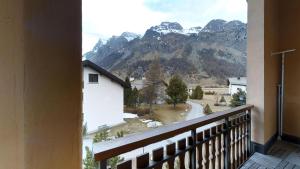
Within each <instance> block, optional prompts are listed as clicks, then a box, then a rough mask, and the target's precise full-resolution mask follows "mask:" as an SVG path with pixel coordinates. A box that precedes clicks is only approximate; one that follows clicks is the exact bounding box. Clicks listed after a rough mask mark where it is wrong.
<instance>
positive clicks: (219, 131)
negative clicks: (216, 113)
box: [216, 125, 222, 169]
mask: <svg viewBox="0 0 300 169" xmlns="http://www.w3.org/2000/svg"><path fill="white" fill-rule="evenodd" d="M221 134H222V125H218V126H217V135H218V136H217V138H216V143H217V147H216V150H217V151H216V162H217V164H218V165H217V167H216V168H219V169H220V168H221V153H222V145H221Z"/></svg>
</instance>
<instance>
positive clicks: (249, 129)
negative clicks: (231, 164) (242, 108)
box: [247, 109, 252, 157]
mask: <svg viewBox="0 0 300 169" xmlns="http://www.w3.org/2000/svg"><path fill="white" fill-rule="evenodd" d="M247 117H248V118H247V119H248V123H247V124H248V125H247V130H248V131H247V132H248V157H250V155H251V154H252V145H251V109H249V110H248V113H247Z"/></svg>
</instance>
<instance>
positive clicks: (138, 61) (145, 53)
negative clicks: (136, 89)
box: [85, 20, 247, 84]
mask: <svg viewBox="0 0 300 169" xmlns="http://www.w3.org/2000/svg"><path fill="white" fill-rule="evenodd" d="M246 26H247V25H246V24H244V23H242V22H240V21H230V22H226V21H224V20H212V21H210V22H209V23H208V24H207V25H206V26H205V27H204V28H201V27H194V28H189V29H184V28H183V27H182V26H181V25H180V24H179V23H176V22H162V23H161V24H160V25H157V26H153V27H151V28H149V29H148V30H147V31H146V32H145V34H144V35H143V36H140V35H137V34H134V33H129V32H125V33H123V34H122V35H120V36H113V37H111V38H110V39H109V40H108V41H107V43H106V44H103V43H102V42H101V40H99V42H98V43H97V44H96V45H95V47H94V49H93V50H92V51H90V52H88V53H86V54H85V57H86V58H87V59H89V60H91V61H93V62H95V63H96V64H98V65H100V66H102V67H104V68H106V69H108V70H109V71H111V72H113V73H115V74H117V75H119V76H121V77H123V78H124V77H125V76H128V75H130V76H134V77H135V78H142V77H143V76H144V73H145V72H146V71H147V69H148V66H149V64H150V63H151V61H152V60H153V59H154V57H155V56H159V57H160V63H161V65H162V67H163V70H164V72H165V77H166V78H168V77H170V76H171V75H173V74H180V75H182V76H183V77H184V79H185V80H186V81H188V83H205V82H209V84H215V83H218V84H224V83H225V81H226V78H228V77H232V76H245V74H246V42H247V28H246Z"/></svg>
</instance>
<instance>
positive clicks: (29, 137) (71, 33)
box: [0, 0, 81, 169]
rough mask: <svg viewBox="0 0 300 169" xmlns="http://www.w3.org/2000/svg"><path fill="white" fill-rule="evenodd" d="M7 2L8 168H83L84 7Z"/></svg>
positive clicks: (2, 164)
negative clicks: (82, 28) (82, 31)
mask: <svg viewBox="0 0 300 169" xmlns="http://www.w3.org/2000/svg"><path fill="white" fill-rule="evenodd" d="M23 2H25V1H24V0H1V2H0V4H1V5H0V37H1V39H0V57H1V62H0V77H1V81H0V107H1V108H0V138H1V141H0V150H1V151H0V168H5V169H23V168H25V169H45V168H51V169H61V168H64V169H68V168H70V169H71V168H72V169H73V168H74V169H79V168H80V166H81V153H80V151H81V145H80V144H81V142H80V140H81V1H80V0H75V1H74V0H55V1H49V0H44V1H40V0H26V3H23Z"/></svg>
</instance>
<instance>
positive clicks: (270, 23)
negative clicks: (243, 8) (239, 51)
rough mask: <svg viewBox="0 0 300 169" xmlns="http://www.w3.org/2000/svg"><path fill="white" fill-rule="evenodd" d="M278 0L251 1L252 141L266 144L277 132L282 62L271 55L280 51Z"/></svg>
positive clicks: (249, 22)
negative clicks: (277, 104)
mask: <svg viewBox="0 0 300 169" xmlns="http://www.w3.org/2000/svg"><path fill="white" fill-rule="evenodd" d="M276 2H277V0H265V1H262V0H251V1H248V49H247V50H248V65H247V78H248V80H247V81H248V86H247V88H248V89H247V91H248V94H247V95H248V96H247V97H248V98H247V102H248V103H249V104H253V105H255V108H254V109H253V112H252V126H253V127H252V131H253V133H252V139H253V141H254V142H256V143H259V144H265V143H266V142H267V141H268V140H269V139H270V138H271V137H272V136H273V135H274V134H275V133H276V130H277V128H276V124H277V121H276V102H277V84H278V82H279V71H280V67H279V59H278V58H276V57H272V56H271V52H272V51H276V50H277V49H278V36H279V35H278V34H279V30H278V14H277V13H278V12H277V9H278V4H277V3H276Z"/></svg>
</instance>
